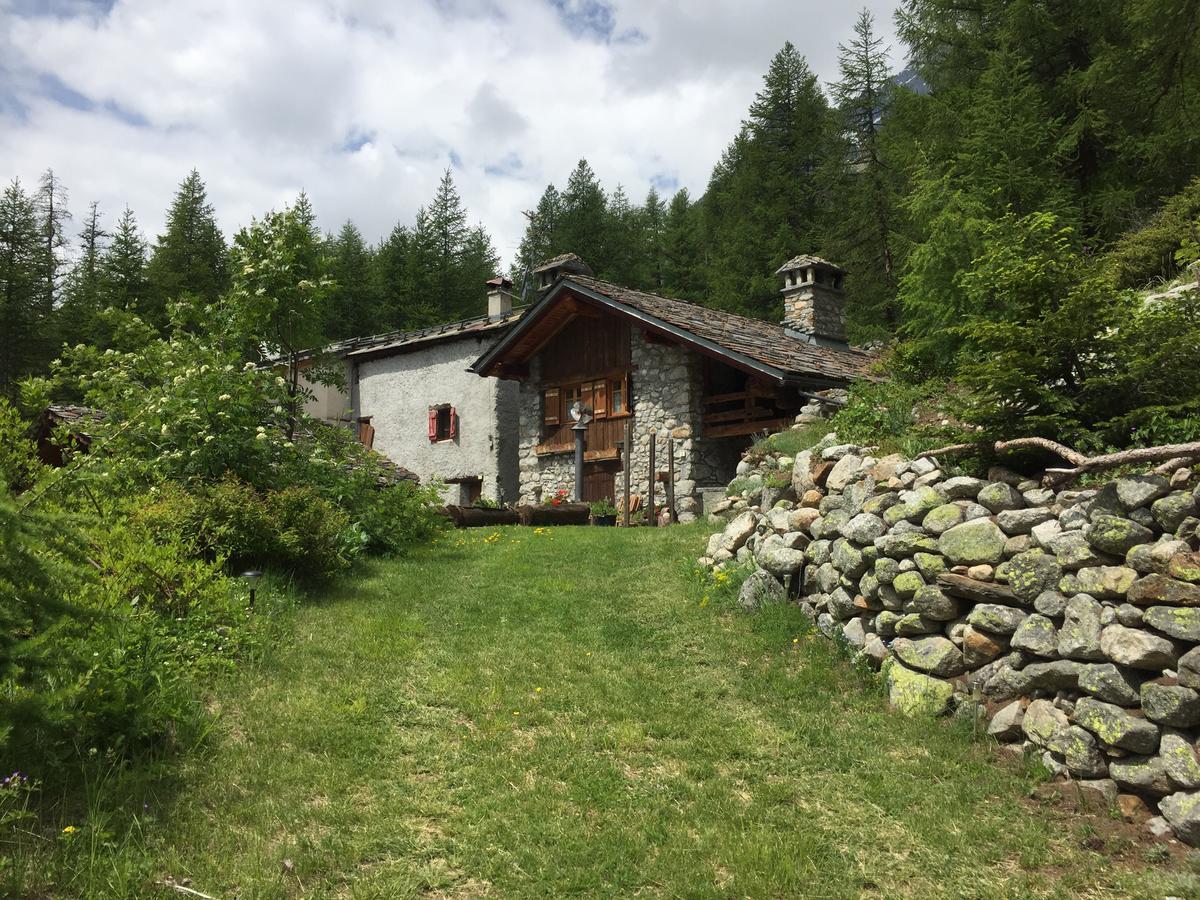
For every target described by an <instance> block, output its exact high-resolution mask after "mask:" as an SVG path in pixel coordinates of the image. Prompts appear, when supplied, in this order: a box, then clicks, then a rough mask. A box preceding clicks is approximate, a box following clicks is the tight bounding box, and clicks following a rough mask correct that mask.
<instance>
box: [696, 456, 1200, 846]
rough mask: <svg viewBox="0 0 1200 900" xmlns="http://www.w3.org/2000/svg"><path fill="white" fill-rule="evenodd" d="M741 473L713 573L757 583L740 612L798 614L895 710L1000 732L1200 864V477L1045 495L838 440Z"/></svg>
mask: <svg viewBox="0 0 1200 900" xmlns="http://www.w3.org/2000/svg"><path fill="white" fill-rule="evenodd" d="M784 473H788V474H790V484H791V487H790V488H783V489H776V490H772V489H771V488H770V487H769V485H771V484H776V485H778V484H780V483H781V482H782V483H784V484H786V483H787V479H785V478H781V477H779V476H780V475H782V474H784ZM739 474H740V480H739V481H736V482H735V483H734V486H735V490H736V489H738V488H740V489H742V491H743V493H742V494H740V495H738V496H734V497H730V498H729V499H728V500H726V501H724V502H723V503H721V504H719V508H720V509H721V514H722V518H721V519H720V521H723V522H725V521H726V520H728V521H727V522H726V524H725V527H724V529H723V530H722V531H720V532H718V533H716V534H714V535H713V536H712V538H711V539H710V541H709V544H708V548H707V551H706V555H705V556H704V557H703V558H702V559H701V560H700V562H701V563H702V564H703V565H706V566H712V567H717V568H729V567H741V566H744V567H746V569H747V570H748V571H749V574H748V577H747V578H746V580H745V582H744V583H743V585H742V589H741V595H740V597H741V601H742V603H743V605H744V606H746V607H747V608H755V607H757V606H759V605H761V604H763V603H765V602H780V601H784V600H786V599H788V598H789V597H790V598H792V599H794V600H795V602H798V603H799V604H800V606H801V608H802V609H803V610H804V611H805V613H806V614H807V615H809V616H810V617H811V618H812V619H813V621H814V622H815V624H816V627H817V629H818V630H819V631H820V632H821V633H822V634H825V635H827V636H829V637H831V638H835V639H837V640H839V641H844V642H845V644H846V645H848V646H849V648H851V649H852V650H853V651H854V652H855V653H856V654H857V655H858V656H859V657H861V658H862V659H864V660H866V661H868V662H869V663H870V664H871V665H873V666H875V667H876V668H880V669H882V670H883V672H884V673H885V677H886V679H887V684H888V690H889V696H890V698H891V701H892V702H893V704H895V705H896V706H898V707H900V708H902V709H904V710H906V711H909V712H914V713H915V712H925V713H934V714H940V713H945V712H950V711H955V712H961V713H965V714H967V715H969V716H970V715H986V716H987V717H988V718H989V720H990V722H989V724H988V731H989V733H990V734H991V735H992V736H993V737H994V738H995V739H996V740H997V741H999V742H1001V743H1002V745H1006V746H1008V747H1011V748H1012V752H1022V751H1023V752H1024V753H1027V754H1034V755H1036V756H1037V757H1038V758H1040V759H1041V760H1042V762H1043V763H1044V764H1045V766H1046V767H1047V768H1049V769H1050V770H1051V771H1052V772H1054V773H1055V774H1056V775H1057V776H1058V777H1059V778H1062V779H1069V780H1072V781H1074V782H1075V783H1076V784H1077V785H1078V787H1079V789H1080V790H1082V791H1088V792H1092V793H1093V794H1094V795H1095V796H1096V797H1099V798H1103V800H1104V801H1106V802H1110V803H1114V804H1116V803H1118V802H1119V803H1120V807H1121V809H1122V810H1123V811H1124V812H1125V814H1126V815H1127V816H1136V815H1138V814H1139V812H1138V811H1139V810H1140V814H1141V815H1142V816H1143V818H1144V820H1148V821H1147V824H1148V827H1149V828H1150V829H1151V830H1152V831H1153V832H1154V833H1156V834H1159V835H1170V834H1171V833H1172V832H1173V833H1174V834H1175V835H1176V836H1177V837H1178V838H1179V839H1180V840H1182V841H1184V842H1186V843H1188V844H1191V845H1193V846H1200V758H1198V756H1197V740H1198V738H1200V553H1198V552H1197V549H1198V548H1200V518H1198V516H1200V477H1198V473H1194V472H1193V471H1191V470H1189V469H1178V470H1176V471H1175V472H1174V473H1173V474H1172V475H1171V476H1170V477H1167V476H1164V475H1156V474H1147V475H1132V476H1124V477H1119V478H1116V479H1114V480H1113V481H1111V482H1110V483H1108V484H1106V485H1104V486H1102V487H1099V488H1092V489H1087V490H1079V489H1075V488H1069V489H1049V488H1046V487H1043V486H1042V484H1041V483H1039V482H1038V481H1036V480H1032V479H1028V478H1025V477H1023V476H1021V475H1018V474H1015V473H1013V472H1010V471H1007V470H1003V469H993V470H992V471H991V472H989V475H988V478H986V479H979V478H972V477H963V476H958V477H952V476H951V475H950V474H948V473H947V472H945V471H943V470H942V469H941V468H940V467H939V464H938V462H937V461H935V460H932V459H917V460H909V459H904V458H902V457H899V456H887V457H883V458H876V457H875V456H874V455H873V454H872V453H871V452H870V450H869V449H866V448H859V447H854V446H849V445H839V444H838V443H837V439H836V437H835V436H833V435H829V436H827V437H826V439H825V440H823V441H822V442H821V443H820V444H818V445H817V446H816V447H815V448H813V449H812V450H811V451H805V452H803V453H801V454H799V455H798V456H797V457H795V458H794V459H791V458H788V457H780V456H777V455H776V456H770V457H766V458H760V459H756V460H746V461H744V462H743V464H742V470H741V472H740V473H739ZM772 474H773V475H775V477H774V478H769V477H766V476H770V475H772Z"/></svg>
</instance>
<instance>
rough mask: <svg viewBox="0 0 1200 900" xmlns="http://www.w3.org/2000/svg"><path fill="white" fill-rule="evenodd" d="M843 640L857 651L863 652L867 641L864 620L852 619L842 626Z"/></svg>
mask: <svg viewBox="0 0 1200 900" xmlns="http://www.w3.org/2000/svg"><path fill="white" fill-rule="evenodd" d="M842 639H843V640H844V641H845V642H846V643H847V644H848V645H849V646H851V647H853V648H854V649H855V650H861V649H862V647H863V645H864V644H865V643H866V640H867V632H866V630H865V629H864V628H863V623H862V619H850V620H849V621H848V622H846V623H845V624H844V625H842Z"/></svg>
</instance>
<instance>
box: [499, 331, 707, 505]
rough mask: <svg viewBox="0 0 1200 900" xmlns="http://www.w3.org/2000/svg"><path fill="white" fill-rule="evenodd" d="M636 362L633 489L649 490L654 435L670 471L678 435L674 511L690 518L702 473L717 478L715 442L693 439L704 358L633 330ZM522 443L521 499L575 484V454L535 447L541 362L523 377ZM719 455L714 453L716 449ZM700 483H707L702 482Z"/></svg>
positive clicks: (620, 480) (659, 460) (660, 464)
mask: <svg viewBox="0 0 1200 900" xmlns="http://www.w3.org/2000/svg"><path fill="white" fill-rule="evenodd" d="M630 344H631V346H630V353H631V357H632V363H633V366H634V371H633V375H632V378H631V393H632V409H633V415H634V447H633V452H632V454H631V463H630V464H631V478H632V484H631V486H630V490H631V492H632V493H635V494H642V495H645V494H646V490H647V487H648V481H649V477H650V440H651V434H652V433H653V434H654V435H656V436H657V445H656V450H655V463H656V468H658V470H659V471H660V472H662V471H666V469H667V459H666V454H667V437H668V435H669V436H670V437H672V438H673V439H674V441H675V445H674V453H675V509H676V512H677V513H678V514H679V517H680V520H681V521H690V520H692V519H694V518H695V517H696V515H697V514H698V513H699V511H700V503H699V498H698V496H697V494H696V486H697V478H698V477H699V478H701V479H703V478H708V479H712V478H715V477H716V475H715V473H716V471H718V469H717V468H716V464H714V463H713V462H710V461H709V458H708V454H707V452H706V451H711V450H712V449H713V448H714V447H715V442H710V443H709V444H708V445H707V446H706V445H705V444H704V443H703V442H700V441H696V440H695V438H694V433H695V431H696V429H697V427H698V426H699V423H700V396H701V369H700V360H699V358H698V357H697V356H696V355H695V354H694V353H690V352H688V351H687V350H685V349H683V348H682V347H678V346H672V345H663V344H653V343H650V342H648V341H647V340H646V338H645V335H644V334H643V333H642V332H641V331H640V330H638V329H634V330H633V333H632V335H631V336H630ZM517 402H518V407H519V411H518V416H519V422H520V426H519V432H520V441H519V447H518V456H519V471H520V498H521V502H522V503H538V502H540V500H541V498H542V497H544V496H547V495H549V494H552V493H554V492H555V491H558V490H568V491H569V490H572V488H573V485H574V478H575V458H574V455H573V454H572V453H555V454H548V455H542V456H539V455H538V453H537V445H538V443H539V441H540V435H541V431H542V408H541V403H542V400H541V360H540V358H535V359H534V360H533V361H532V362H531V364H530V374H529V378H528V379H526V380H525V381H523V382H522V383H521V386H520V393H519V395H518V401H517ZM713 455H714V457H715V456H716V454H715V453H714V454H713ZM624 477H625V476H624V469H623V468H622V469H621V470H620V471H618V472H617V476H616V494H617V497H620V496H621V495H622V492H623V488H624ZM701 483H709V484H711V483H712V481H711V480H709V481H708V482H701ZM664 487H665V486H664V485H659V486H658V487H657V489H656V497H657V499H658V502H659V503H660V504H662V503H663V502H664V491H663V488H664Z"/></svg>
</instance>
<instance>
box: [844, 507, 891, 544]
mask: <svg viewBox="0 0 1200 900" xmlns="http://www.w3.org/2000/svg"><path fill="white" fill-rule="evenodd" d="M886 530H887V529H886V528H885V527H884V524H883V519H881V518H879V517H878V516H873V515H871V514H870V513H859V514H858V515H857V516H855V517H854V518H853V519H851V520H850V521H849V522H847V523H846V524H845V525H843V526H842V529H841V532H842V536H843V537H845V538H849V539H850V540H852V541H854V543H856V544H871V545H874V543H875V538H877V537H880V536H881V535H882V534H883V533H884V531H886Z"/></svg>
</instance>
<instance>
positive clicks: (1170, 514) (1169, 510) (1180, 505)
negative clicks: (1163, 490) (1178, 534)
mask: <svg viewBox="0 0 1200 900" xmlns="http://www.w3.org/2000/svg"><path fill="white" fill-rule="evenodd" d="M1150 511H1151V512H1152V513H1154V520H1155V521H1156V522H1158V524H1159V527H1161V528H1162V530H1163V531H1165V532H1167V533H1168V534H1174V533H1175V530H1176V529H1177V528H1178V527H1179V526H1180V525H1181V524H1182V523H1183V520H1184V519H1186V518H1187V517H1188V516H1194V515H1195V514H1196V500H1195V498H1194V497H1193V496H1192V495H1191V494H1189V493H1187V492H1185V491H1175V492H1174V493H1171V494H1167V496H1165V497H1163V498H1162V499H1160V500H1155V501H1154V503H1153V504H1152V505H1151V507H1150Z"/></svg>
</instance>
